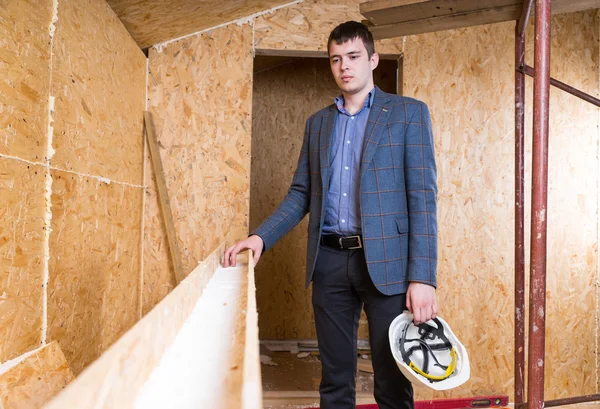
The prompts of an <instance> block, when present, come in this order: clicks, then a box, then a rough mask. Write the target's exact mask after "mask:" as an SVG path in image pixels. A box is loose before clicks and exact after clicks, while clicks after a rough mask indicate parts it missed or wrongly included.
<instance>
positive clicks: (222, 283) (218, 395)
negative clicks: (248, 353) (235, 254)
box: [135, 264, 248, 409]
mask: <svg viewBox="0 0 600 409" xmlns="http://www.w3.org/2000/svg"><path fill="white" fill-rule="evenodd" d="M247 267H248V266H247V265H239V264H238V266H237V267H234V268H227V269H223V268H220V269H218V270H217V271H216V272H215V275H214V276H213V278H212V279H211V281H210V282H209V283H208V285H207V287H206V288H205V289H204V293H203V294H202V297H201V298H200V300H199V301H198V304H197V305H196V307H195V308H194V310H193V311H192V314H191V315H190V317H189V318H188V320H187V321H186V323H185V324H184V325H183V327H182V328H181V331H180V332H179V334H178V336H177V338H176V340H175V342H174V343H173V344H172V345H171V347H169V349H168V350H167V351H166V353H165V354H164V355H163V357H162V359H161V361H160V363H159V365H158V366H157V367H156V369H155V370H154V372H153V373H152V375H151V376H150V379H149V380H148V382H147V383H146V384H145V385H144V387H143V388H142V389H141V391H140V394H139V396H138V399H137V402H136V405H135V409H164V408H204V407H206V408H208V407H210V408H215V409H218V408H228V407H234V406H233V405H232V402H231V401H232V400H235V399H236V396H235V395H236V394H235V393H230V392H231V391H229V389H230V383H231V380H232V379H235V378H236V377H239V374H238V373H239V372H240V371H241V370H242V368H241V367H240V365H239V362H238V356H237V355H238V354H237V351H238V349H239V348H240V346H241V347H243V344H244V342H243V340H240V339H238V338H239V337H238V336H237V334H236V327H237V326H238V325H239V322H237V321H239V320H240V319H243V320H245V318H244V317H243V316H242V311H241V308H240V307H242V306H243V307H244V309H245V306H244V305H243V303H244V301H245V299H246V294H245V292H246V291H247V285H246V283H247V279H248V277H247V274H246V273H247ZM240 341H242V342H240ZM237 399H238V402H239V396H238V398H237Z"/></svg>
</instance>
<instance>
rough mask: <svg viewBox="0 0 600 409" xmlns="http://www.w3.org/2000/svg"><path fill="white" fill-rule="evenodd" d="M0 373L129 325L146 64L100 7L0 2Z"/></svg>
mask: <svg viewBox="0 0 600 409" xmlns="http://www.w3.org/2000/svg"><path fill="white" fill-rule="evenodd" d="M0 49H1V50H2V51H0V140H1V142H0V168H1V169H2V171H1V172H0V173H1V174H2V176H1V177H0V195H1V196H2V198H3V203H4V204H5V206H3V207H2V209H1V210H0V214H1V217H0V260H1V261H0V265H1V266H2V268H1V269H0V288H1V290H0V292H1V294H0V362H3V361H5V360H6V359H10V358H14V357H17V356H19V355H21V354H23V353H25V352H27V351H31V350H33V349H35V348H37V347H39V346H41V345H44V344H45V343H47V342H49V341H53V340H54V341H58V342H59V343H60V347H61V348H62V350H63V351H64V353H65V356H66V358H67V361H68V362H69V364H70V366H71V367H72V369H73V371H74V372H75V373H76V374H77V373H78V372H80V371H81V370H82V369H83V368H84V367H85V366H86V365H87V364H89V363H90V362H91V361H92V360H94V359H95V358H96V357H97V356H98V355H99V354H100V353H101V352H102V351H103V350H104V349H106V347H107V346H108V345H110V344H111V343H112V342H114V341H115V340H116V339H117V338H118V337H119V336H120V335H121V334H122V333H123V332H124V331H125V330H126V329H127V328H129V327H130V326H131V325H133V323H134V322H135V321H136V320H137V319H138V318H139V316H140V312H141V311H140V303H139V298H140V272H141V251H140V248H141V237H142V232H141V222H142V197H143V180H142V173H143V167H142V163H143V136H142V112H143V108H144V99H145V93H146V90H145V73H146V60H145V58H144V55H143V53H142V52H141V51H140V49H139V48H138V47H137V46H136V44H135V42H134V41H133V40H132V39H131V37H130V36H129V34H128V33H127V31H126V30H125V28H124V27H123V26H122V24H121V22H120V21H119V20H118V19H117V17H116V15H115V14H114V13H113V11H112V10H111V9H110V7H109V6H108V4H106V2H105V1H104V0H85V1H72V0H63V1H60V2H57V1H42V2H29V1H20V2H10V1H9V2H6V1H4V2H0Z"/></svg>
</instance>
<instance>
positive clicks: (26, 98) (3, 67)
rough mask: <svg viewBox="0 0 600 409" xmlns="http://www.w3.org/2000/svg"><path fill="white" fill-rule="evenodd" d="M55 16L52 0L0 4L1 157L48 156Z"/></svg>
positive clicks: (39, 158) (27, 157)
mask: <svg viewBox="0 0 600 409" xmlns="http://www.w3.org/2000/svg"><path fill="white" fill-rule="evenodd" d="M51 18H52V1H50V0H43V1H18V2H16V1H10V0H0V72H1V73H2V75H1V77H0V154H6V155H12V156H18V157H20V158H23V159H28V160H31V161H36V160H39V161H41V160H43V158H44V155H45V151H46V132H47V130H46V123H47V120H48V84H49V81H50V68H49V67H50V45H49V39H50V35H49V33H48V26H49V25H50V19H51ZM0 359H1V358H0Z"/></svg>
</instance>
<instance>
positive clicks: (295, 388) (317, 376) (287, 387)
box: [261, 349, 375, 409]
mask: <svg viewBox="0 0 600 409" xmlns="http://www.w3.org/2000/svg"><path fill="white" fill-rule="evenodd" d="M267 354H269V355H270V356H269V357H268V355H267ZM269 358H270V361H269V360H268V359H269ZM358 359H359V362H360V361H361V360H362V359H361V358H360V357H359V358H358ZM261 361H262V362H263V363H262V364H261V372H262V384H263V402H264V408H265V409H291V408H307V407H315V406H318V403H319V399H318V390H319V382H320V380H321V361H320V360H319V356H318V355H317V354H316V353H313V354H312V355H308V356H307V357H304V358H298V357H297V355H296V354H292V353H290V352H270V351H269V352H265V350H264V349H263V350H262V354H261ZM362 361H363V362H368V361H367V360H362ZM356 392H357V403H375V400H374V399H373V374H372V373H368V372H362V371H358V372H357V377H356ZM291 402H294V404H291Z"/></svg>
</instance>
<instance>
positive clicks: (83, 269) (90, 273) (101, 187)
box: [48, 171, 143, 374]
mask: <svg viewBox="0 0 600 409" xmlns="http://www.w3.org/2000/svg"><path fill="white" fill-rule="evenodd" d="M52 178H53V184H52V232H51V234H50V282H49V288H48V337H49V339H50V340H58V341H60V345H61V348H62V349H63V352H64V353H65V356H66V357H67V360H68V361H69V364H70V365H71V368H72V370H73V372H74V373H75V374H79V373H80V372H81V370H82V369H83V368H84V367H85V366H87V365H88V364H89V363H91V362H92V361H93V360H94V359H96V358H97V357H98V356H99V355H100V354H101V353H102V352H103V351H104V350H106V348H108V346H109V345H111V344H112V343H113V342H114V341H115V340H116V339H117V338H118V337H119V336H120V335H121V334H123V333H124V332H125V331H126V330H127V329H129V328H130V327H131V326H132V325H133V324H134V323H135V322H136V321H137V320H138V319H139V308H140V306H139V291H140V288H139V275H140V268H141V266H140V262H141V257H140V256H141V255H140V235H141V212H142V194H143V192H142V189H139V188H135V187H129V186H125V185H123V184H116V183H111V184H106V183H104V182H100V181H98V180H96V179H92V178H88V177H81V176H77V175H73V174H71V173H66V172H62V171H53V172H52Z"/></svg>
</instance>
